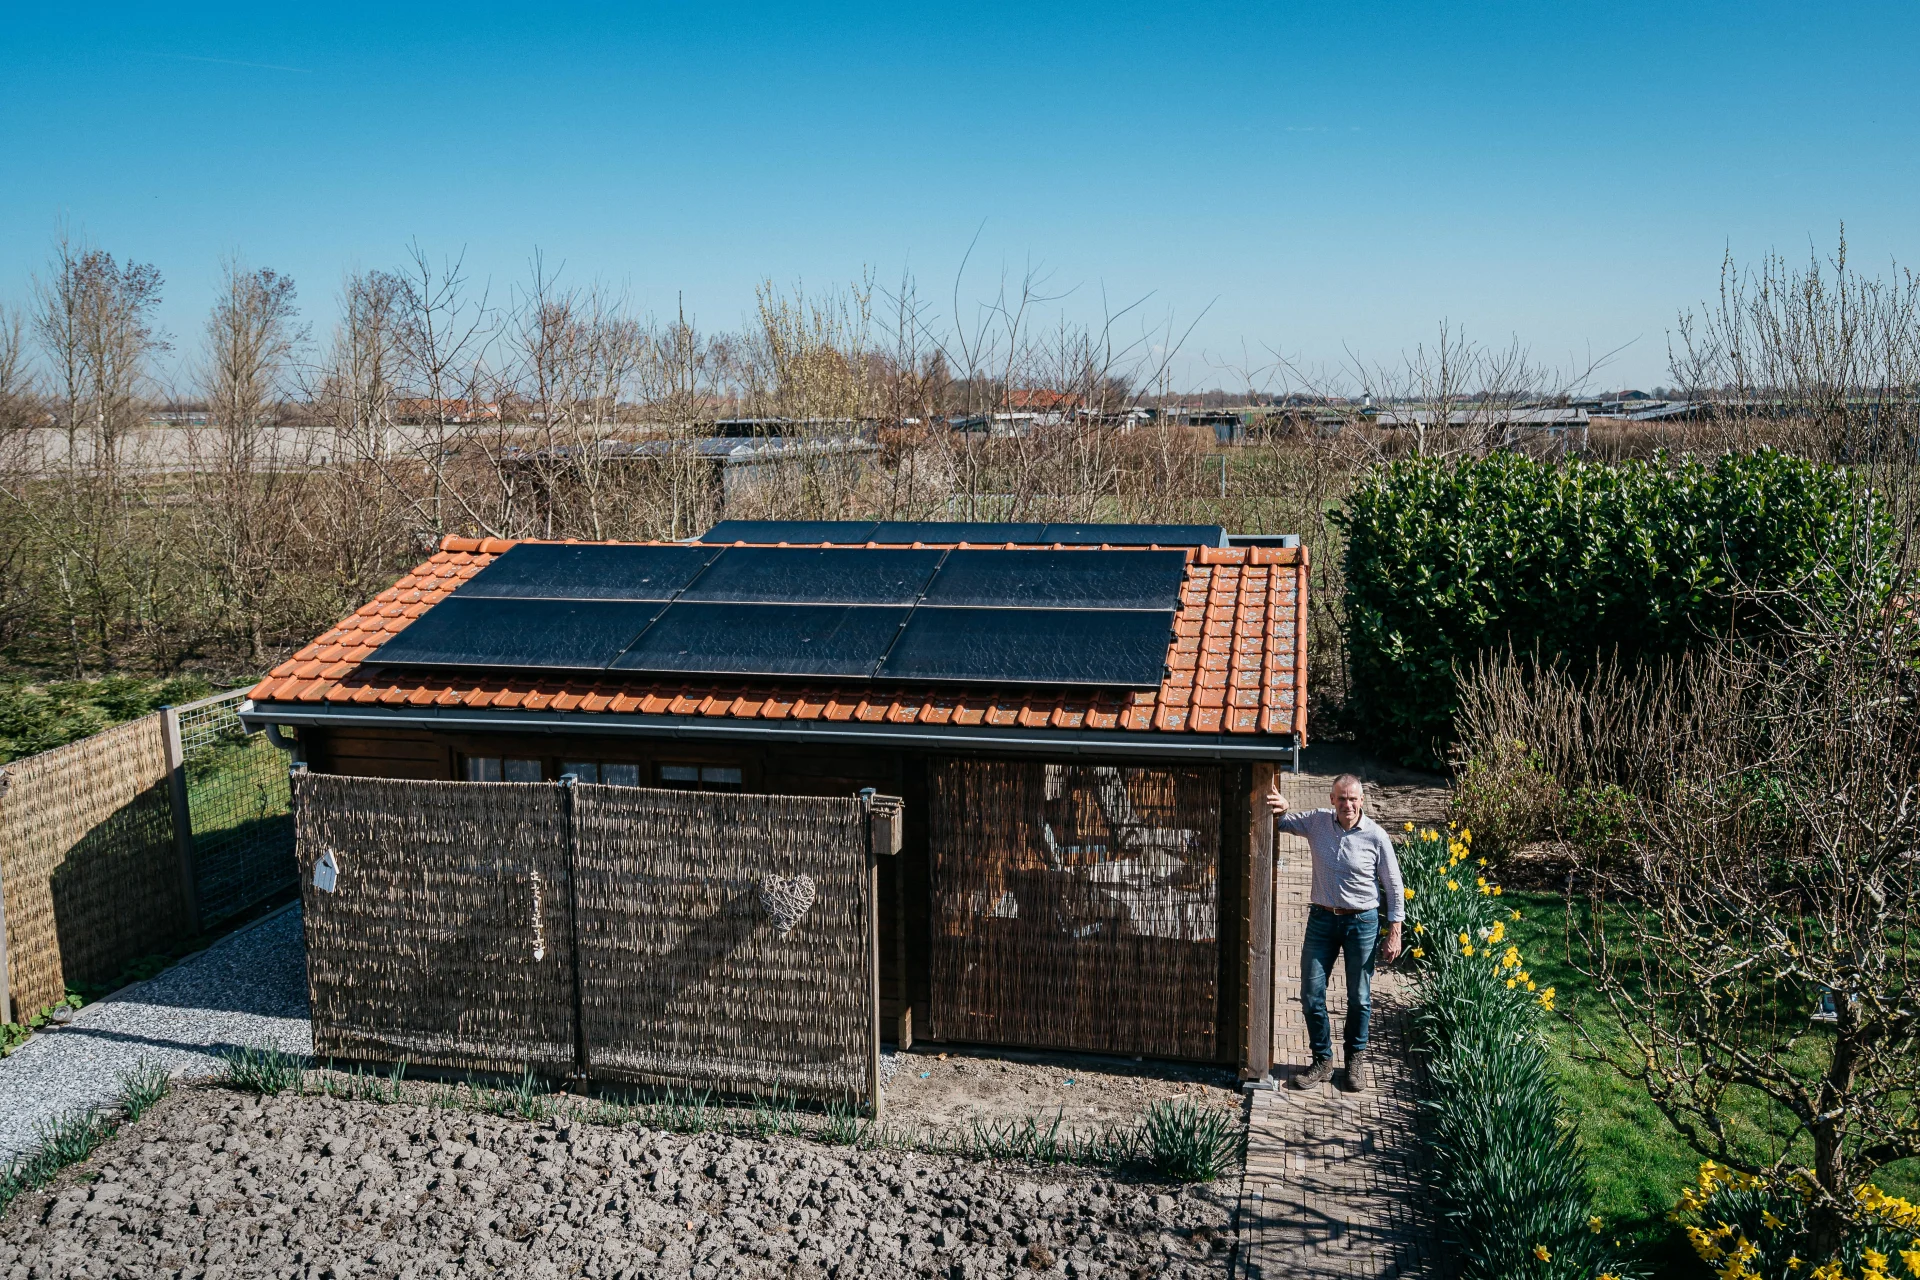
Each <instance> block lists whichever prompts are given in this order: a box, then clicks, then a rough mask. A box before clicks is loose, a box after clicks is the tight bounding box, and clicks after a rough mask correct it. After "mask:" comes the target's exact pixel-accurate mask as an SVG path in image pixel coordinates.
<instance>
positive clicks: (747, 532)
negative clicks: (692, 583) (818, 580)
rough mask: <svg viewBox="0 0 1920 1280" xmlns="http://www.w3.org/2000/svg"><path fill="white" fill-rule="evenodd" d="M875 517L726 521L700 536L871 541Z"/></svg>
mask: <svg viewBox="0 0 1920 1280" xmlns="http://www.w3.org/2000/svg"><path fill="white" fill-rule="evenodd" d="M871 532H873V521H871V520H722V521H721V522H720V523H719V524H717V525H715V526H713V528H711V529H709V530H707V531H706V532H705V533H703V534H701V535H700V541H702V542H794V543H812V542H833V543H840V544H849V545H858V544H859V543H862V542H871V541H872V539H871V538H869V537H868V536H867V535H868V534H870V533H871Z"/></svg>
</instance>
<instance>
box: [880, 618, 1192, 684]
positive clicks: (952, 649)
mask: <svg viewBox="0 0 1920 1280" xmlns="http://www.w3.org/2000/svg"><path fill="white" fill-rule="evenodd" d="M1173 616H1174V615H1173V614H1172V613H1171V612H1161V611H1157V610H1156V611H1152V612H1149V611H1146V610H1138V611H1129V612H1117V611H1116V612H1097V613H1096V612H1085V611H1081V610H1075V609H933V608H926V607H924V606H923V607H921V608H919V609H915V610H914V611H913V616H912V618H910V619H909V620H908V622H907V625H906V627H905V629H903V630H902V631H901V633H900V638H899V640H897V641H896V642H895V643H894V646H893V650H892V652H890V653H889V654H888V655H887V660H886V661H885V662H884V663H882V664H881V666H880V670H879V671H878V672H877V673H876V674H877V676H878V677H879V678H882V679H890V680H915V681H920V680H924V681H954V682H961V683H972V684H982V683H986V684H1075V685H1101V686H1104V687H1107V688H1131V689H1152V688H1157V687H1158V686H1159V684H1160V680H1161V677H1162V676H1163V675H1164V674H1165V670H1166V661H1167V646H1168V645H1169V644H1170V643H1171V642H1172V637H1173Z"/></svg>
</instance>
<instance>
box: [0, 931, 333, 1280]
mask: <svg viewBox="0 0 1920 1280" xmlns="http://www.w3.org/2000/svg"><path fill="white" fill-rule="evenodd" d="M235 1047H240V1048H264V1049H278V1050H280V1051H281V1052H282V1053H294V1054H300V1055H303V1056H304V1055H307V1054H310V1053H312V1052H313V1028H312V1024H311V1023H310V1022H309V1020H308V1015H307V962H306V946H305V938H304V936H303V934H302V930H301V921H300V911H299V907H298V906H297V905H295V906H290V907H288V908H286V909H285V910H283V911H279V912H276V913H275V914H273V915H270V916H267V917H265V918H264V919H261V920H258V921H256V922H254V923H253V924H251V925H249V926H247V927H246V928H243V929H241V930H239V931H238V932H235V933H232V934H229V935H227V936H226V937H224V938H222V939H220V940H219V941H218V942H216V943H214V944H213V945H212V946H210V947H208V948H207V949H206V950H205V951H202V952H200V953H199V954H197V955H193V956H189V957H187V958H186V959H185V960H182V961H181V962H180V963H179V964H177V965H174V966H173V967H172V968H170V969H168V970H166V971H165V972H164V973H161V974H159V975H158V976H156V977H154V978H151V979H149V980H147V981H146V982H139V983H135V984H134V985H132V986H130V987H125V988H122V989H121V990H119V991H116V992H115V993H114V994H112V995H110V996H108V997H107V998H106V999H104V1000H101V1001H99V1002H98V1003H96V1004H91V1005H88V1006H87V1007H86V1008H84V1009H82V1010H80V1011H79V1012H78V1013H76V1014H75V1015H74V1017H73V1020H72V1021H71V1022H68V1023H66V1024H64V1025H62V1026H60V1027H57V1028H53V1029H50V1030H46V1031H42V1032H40V1033H39V1034H37V1035H35V1036H34V1037H33V1038H32V1039H31V1040H29V1041H27V1043H25V1044H23V1045H21V1046H20V1047H19V1048H18V1049H16V1050H14V1052H13V1053H12V1055H11V1056H9V1057H7V1058H6V1059H4V1060H0V1161H3V1160H9V1159H12V1158H13V1157H14V1156H17V1155H19V1154H20V1153H21V1152H23V1151H26V1150H28V1149H29V1148H31V1147H32V1146H33V1145H34V1143H35V1130H36V1129H37V1128H38V1126H39V1125H41V1124H42V1123H43V1122H45V1121H47V1120H51V1119H52V1118H54V1117H55V1116H59V1115H62V1114H64V1113H66V1112H70V1111H78V1110H82V1109H85V1108H88V1107H96V1106H102V1105H106V1104H110V1103H112V1102H113V1100H114V1099H115V1097H116V1096H118V1094H119V1092H120V1077H121V1075H122V1074H124V1073H126V1072H128V1071H131V1070H132V1069H133V1068H134V1067H136V1066H137V1065H139V1064H140V1062H141V1061H143V1060H145V1061H150V1062H158V1063H160V1064H161V1065H162V1066H164V1067H166V1068H167V1070H168V1071H169V1072H171V1073H172V1074H173V1075H174V1076H176V1077H180V1076H196V1075H209V1074H212V1073H213V1072H214V1071H216V1070H218V1069H219V1066H220V1061H219V1055H220V1053H221V1052H222V1051H223V1050H225V1049H229V1048H235ZM4 1274H6V1273H5V1271H4V1269H0V1275H4Z"/></svg>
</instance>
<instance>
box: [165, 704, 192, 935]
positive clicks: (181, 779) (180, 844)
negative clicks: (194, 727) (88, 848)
mask: <svg viewBox="0 0 1920 1280" xmlns="http://www.w3.org/2000/svg"><path fill="white" fill-rule="evenodd" d="M160 728H161V737H162V738H163V739H164V740H165V742H166V750H167V808H168V809H170V810H171V811H172V813H173V848H174V852H175V853H176V854H178V855H179V858H180V902H181V905H182V906H184V907H185V909H186V925H187V934H188V936H192V935H193V934H197V933H199V932H200V886H199V884H198V882H197V879H196V877H195V875H194V865H193V862H194V860H193V811H192V809H191V808H190V807H189V805H188V803H187V757H186V752H185V751H183V750H182V749H181V746H180V713H179V712H178V711H175V710H174V709H173V708H172V707H162V708H160Z"/></svg>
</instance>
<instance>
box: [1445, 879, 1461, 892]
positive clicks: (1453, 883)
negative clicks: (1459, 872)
mask: <svg viewBox="0 0 1920 1280" xmlns="http://www.w3.org/2000/svg"><path fill="white" fill-rule="evenodd" d="M1459 891H1460V882H1459V881H1458V880H1449V881H1447V892H1448V893H1458V892H1459Z"/></svg>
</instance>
